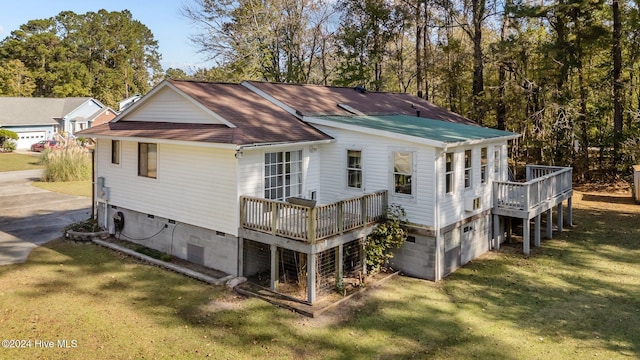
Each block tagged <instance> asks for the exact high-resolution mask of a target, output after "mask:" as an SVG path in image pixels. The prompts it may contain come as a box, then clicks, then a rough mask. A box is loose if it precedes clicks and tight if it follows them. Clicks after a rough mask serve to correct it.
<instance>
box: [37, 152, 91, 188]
mask: <svg viewBox="0 0 640 360" xmlns="http://www.w3.org/2000/svg"><path fill="white" fill-rule="evenodd" d="M42 164H43V165H44V171H43V173H42V181H46V182H59V181H80V180H90V179H91V156H90V154H89V153H88V152H87V150H86V149H85V148H83V147H81V146H79V145H78V144H76V143H75V142H69V143H68V145H67V146H65V147H64V148H62V149H55V148H47V149H45V151H44V152H43V153H42Z"/></svg>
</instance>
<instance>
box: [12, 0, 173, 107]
mask: <svg viewBox="0 0 640 360" xmlns="http://www.w3.org/2000/svg"><path fill="white" fill-rule="evenodd" d="M160 57H161V56H160V54H159V53H158V43H157V41H156V40H155V39H154V37H153V34H152V32H151V31H150V30H149V29H148V28H147V27H146V26H145V25H143V24H142V23H141V22H139V21H138V20H135V19H133V17H132V15H131V12H129V11H128V10H124V11H121V12H115V11H114V12H109V11H106V10H99V11H98V12H88V13H86V14H76V13H74V12H71V11H64V12H61V13H60V14H58V15H57V16H55V17H52V18H49V19H39V20H30V21H29V22H27V23H26V24H23V25H21V26H20V28H19V29H18V30H15V31H13V32H12V33H11V35H10V36H8V37H7V38H5V39H4V40H3V41H2V42H0V95H2V96H41V97H71V96H92V97H95V98H97V99H98V100H100V101H102V102H103V103H105V104H107V105H110V106H115V104H117V102H118V101H119V100H121V99H123V98H126V97H128V96H130V95H131V94H136V93H145V92H147V91H148V90H149V88H150V87H151V86H152V85H153V82H154V81H156V80H157V78H158V76H160V75H161V73H162V68H161V66H160V63H159V61H160Z"/></svg>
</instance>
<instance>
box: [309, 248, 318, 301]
mask: <svg viewBox="0 0 640 360" xmlns="http://www.w3.org/2000/svg"><path fill="white" fill-rule="evenodd" d="M307 301H308V302H309V303H310V304H311V303H313V302H314V301H316V254H307Z"/></svg>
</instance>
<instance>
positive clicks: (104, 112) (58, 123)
mask: <svg viewBox="0 0 640 360" xmlns="http://www.w3.org/2000/svg"><path fill="white" fill-rule="evenodd" d="M114 117H115V112H114V111H113V110H111V109H109V108H108V107H106V106H105V105H103V104H101V103H100V102H99V101H97V100H95V99H93V98H90V97H78V98H28V97H0V128H4V129H8V130H11V131H14V132H16V133H18V136H19V139H18V144H17V148H18V149H28V148H29V147H30V146H31V145H32V144H34V143H37V142H38V141H40V140H46V139H53V137H54V134H56V133H60V132H63V131H64V132H65V133H66V134H68V135H73V134H74V133H75V132H76V131H80V130H82V129H86V128H89V127H90V126H91V124H92V122H94V121H95V120H96V119H102V121H104V122H107V121H110V120H111V119H113V118H114Z"/></svg>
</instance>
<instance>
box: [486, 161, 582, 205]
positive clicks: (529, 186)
mask: <svg viewBox="0 0 640 360" xmlns="http://www.w3.org/2000/svg"><path fill="white" fill-rule="evenodd" d="M572 175H573V169H572V168H567V167H558V166H542V165H527V168H526V180H527V181H526V182H511V181H507V182H494V183H493V204H494V206H496V207H501V208H510V209H514V210H522V211H529V210H531V209H533V208H535V207H537V206H539V205H540V204H542V203H544V202H546V201H549V200H551V199H554V198H555V197H557V196H560V195H562V194H565V193H566V192H568V191H570V190H571V189H572V182H571V181H572Z"/></svg>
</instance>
